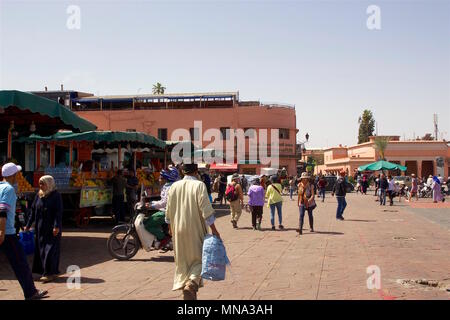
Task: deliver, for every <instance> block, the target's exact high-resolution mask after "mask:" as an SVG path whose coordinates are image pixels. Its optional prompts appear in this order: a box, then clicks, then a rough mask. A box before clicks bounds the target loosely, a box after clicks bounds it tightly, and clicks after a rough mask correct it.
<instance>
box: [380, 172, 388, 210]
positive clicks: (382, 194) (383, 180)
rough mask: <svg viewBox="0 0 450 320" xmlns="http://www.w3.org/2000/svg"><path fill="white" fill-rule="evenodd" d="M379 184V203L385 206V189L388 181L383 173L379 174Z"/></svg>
mask: <svg viewBox="0 0 450 320" xmlns="http://www.w3.org/2000/svg"><path fill="white" fill-rule="evenodd" d="M379 185H380V206H381V205H383V206H385V205H386V191H387V190H388V188H389V182H388V181H387V179H386V176H385V175H384V173H383V174H381V177H380V182H379Z"/></svg>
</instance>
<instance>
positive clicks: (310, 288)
mask: <svg viewBox="0 0 450 320" xmlns="http://www.w3.org/2000/svg"><path fill="white" fill-rule="evenodd" d="M326 197H327V198H326V199H325V202H324V203H322V202H320V201H318V207H317V209H316V210H315V211H314V216H315V230H316V232H315V233H310V232H309V225H308V219H306V221H305V226H304V228H305V230H304V233H303V235H302V236H299V235H298V233H297V232H296V231H295V229H296V228H298V216H299V215H298V208H297V206H296V201H290V200H289V197H285V198H284V199H285V201H284V205H283V212H284V214H283V219H284V220H283V224H284V226H285V228H286V229H285V230H284V231H278V230H276V231H271V230H270V213H269V209H267V208H265V209H264V216H263V228H264V230H263V231H253V230H252V229H251V216H250V214H249V213H246V212H245V211H244V212H243V214H242V217H241V220H240V221H239V227H240V228H239V229H238V230H234V229H232V226H231V223H230V221H229V217H228V215H226V214H227V211H226V210H219V211H218V216H219V217H218V219H217V223H216V224H217V226H218V229H219V232H220V233H221V236H222V238H223V239H224V243H225V246H226V248H227V252H228V256H229V258H230V260H231V268H230V269H229V270H228V271H227V272H228V273H227V279H226V280H225V281H221V282H205V287H204V288H202V289H201V290H200V292H199V299H233V300H235V299H449V298H450V292H447V291H446V287H447V286H449V287H450V230H449V228H448V226H447V227H446V226H445V224H438V223H433V222H432V221H430V220H429V219H427V218H426V217H424V216H423V214H417V213H416V212H414V211H411V210H412V209H411V208H410V204H409V203H406V202H401V203H398V202H397V200H396V202H395V205H394V206H393V207H390V206H386V207H380V206H379V204H378V202H375V197H373V196H372V195H366V196H364V195H356V194H354V193H353V194H349V195H348V197H347V202H348V207H347V209H346V212H345V214H344V217H345V218H346V220H345V221H337V220H336V219H335V211H336V199H335V198H332V197H331V196H330V194H329V193H327V195H326ZM420 201H426V200H420ZM445 209H446V208H444V209H443V210H444V211H445V212H443V214H446V215H447V216H448V215H450V210H445ZM427 210H433V209H427ZM439 210H442V208H441V209H439ZM277 225H278V222H277ZM109 231H110V228H108V227H98V226H93V227H89V228H87V229H86V230H80V229H78V230H66V231H65V233H64V236H63V244H62V258H61V271H62V272H65V271H66V268H67V266H69V265H78V266H80V268H81V277H82V278H81V281H82V284H81V289H68V288H67V286H66V281H67V279H68V276H69V275H68V274H64V275H62V276H61V278H60V279H58V280H57V281H56V283H52V284H39V288H45V289H48V290H49V294H50V297H49V299H89V300H91V299H180V298H181V292H179V291H178V292H173V291H171V288H172V281H173V272H174V262H173V261H174V260H173V253H171V252H169V253H166V254H159V253H158V252H150V253H147V252H145V251H143V250H141V251H140V252H139V253H138V254H137V255H136V256H135V258H134V259H132V260H131V261H114V260H112V259H111V258H110V256H109V255H108V253H107V250H106V239H107V237H108V235H109ZM0 265H1V266H2V267H1V268H0V299H22V298H23V296H22V292H21V290H20V287H19V285H18V283H17V281H16V280H15V279H14V275H13V274H12V271H11V270H10V267H9V265H8V264H7V262H6V260H5V258H4V256H3V255H0ZM368 266H377V267H379V270H380V279H381V288H380V289H379V290H377V289H371V290H369V289H368V288H367V279H368V278H369V276H370V275H369V274H368V273H366V271H367V270H366V269H367V267H368ZM408 279H428V280H437V281H439V282H440V283H439V286H438V287H432V286H426V285H420V284H402V283H400V281H401V280H408Z"/></svg>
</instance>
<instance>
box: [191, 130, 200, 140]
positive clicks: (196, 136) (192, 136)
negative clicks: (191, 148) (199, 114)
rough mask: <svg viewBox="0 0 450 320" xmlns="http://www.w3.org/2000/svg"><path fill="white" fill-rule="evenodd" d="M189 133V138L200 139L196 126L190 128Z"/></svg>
mask: <svg viewBox="0 0 450 320" xmlns="http://www.w3.org/2000/svg"><path fill="white" fill-rule="evenodd" d="M189 133H190V134H191V140H199V139H200V135H199V131H198V128H190V129H189Z"/></svg>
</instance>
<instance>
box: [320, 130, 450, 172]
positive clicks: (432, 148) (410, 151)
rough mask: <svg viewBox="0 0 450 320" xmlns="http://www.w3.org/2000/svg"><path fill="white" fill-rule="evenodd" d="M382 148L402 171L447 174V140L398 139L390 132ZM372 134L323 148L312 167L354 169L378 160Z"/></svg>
mask: <svg viewBox="0 0 450 320" xmlns="http://www.w3.org/2000/svg"><path fill="white" fill-rule="evenodd" d="M390 139H391V140H390V141H389V143H388V146H387V148H386V150H385V158H386V160H387V161H390V162H394V163H399V164H401V165H404V166H406V167H407V168H408V169H407V171H406V175H411V174H412V173H414V174H416V175H417V176H419V177H428V175H430V174H432V175H438V174H440V175H441V176H443V177H445V178H447V177H448V174H449V170H450V169H449V167H450V147H449V142H447V141H425V140H414V141H400V137H399V136H390ZM374 140H375V137H370V141H369V142H366V143H361V144H358V145H355V146H351V147H346V146H342V145H340V146H338V147H333V148H329V149H325V152H324V165H321V166H317V167H316V168H315V171H316V173H318V172H321V171H322V172H323V173H326V172H331V173H335V172H338V171H339V170H342V169H343V170H346V171H347V172H349V173H352V172H354V170H355V169H357V168H358V167H359V166H361V165H364V164H368V163H371V162H374V161H377V160H379V156H378V151H377V150H376V148H375V143H374Z"/></svg>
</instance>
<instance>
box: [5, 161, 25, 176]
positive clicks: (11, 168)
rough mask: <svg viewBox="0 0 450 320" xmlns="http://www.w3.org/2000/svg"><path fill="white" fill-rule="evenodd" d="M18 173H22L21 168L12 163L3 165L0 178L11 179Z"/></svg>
mask: <svg viewBox="0 0 450 320" xmlns="http://www.w3.org/2000/svg"><path fill="white" fill-rule="evenodd" d="M19 171H22V167H21V166H17V165H15V164H14V163H12V162H10V163H7V164H5V165H4V166H3V167H2V176H3V177H11V176H13V175H15V174H16V173H17V172H19Z"/></svg>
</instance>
